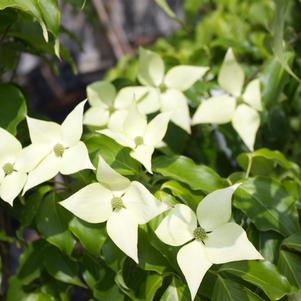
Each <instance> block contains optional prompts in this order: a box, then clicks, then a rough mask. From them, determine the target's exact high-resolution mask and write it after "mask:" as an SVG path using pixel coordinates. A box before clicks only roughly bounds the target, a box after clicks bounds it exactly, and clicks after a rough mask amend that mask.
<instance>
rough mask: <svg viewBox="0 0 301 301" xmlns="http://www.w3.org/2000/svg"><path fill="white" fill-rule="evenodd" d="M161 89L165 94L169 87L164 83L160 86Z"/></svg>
mask: <svg viewBox="0 0 301 301" xmlns="http://www.w3.org/2000/svg"><path fill="white" fill-rule="evenodd" d="M159 89H160V92H161V93H164V92H165V91H166V90H167V87H166V85H165V84H164V83H162V84H160V86H159Z"/></svg>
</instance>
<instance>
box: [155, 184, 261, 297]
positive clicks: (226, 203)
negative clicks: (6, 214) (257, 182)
mask: <svg viewBox="0 0 301 301" xmlns="http://www.w3.org/2000/svg"><path fill="white" fill-rule="evenodd" d="M238 186H239V185H237V184H236V185H232V186H230V187H227V188H224V189H219V190H216V191H214V192H212V193H210V194H208V195H207V196H206V197H205V198H204V199H203V200H202V201H201V202H200V203H199V205H198V207H197V212H196V214H195V213H194V212H193V211H192V210H191V209H190V208H189V207H188V206H186V205H183V204H178V205H176V206H175V207H174V208H173V209H171V210H170V212H169V213H168V215H167V216H166V217H165V218H164V219H163V220H162V222H161V223H160V225H159V226H158V228H157V230H156V235H157V236H158V237H159V238H160V240H162V241H163V242H164V243H166V244H168V245H172V246H182V245H184V244H185V245H184V246H183V247H182V248H181V249H180V250H179V252H178V254H177V261H178V264H179V266H180V268H181V271H182V272H183V274H184V276H185V279H186V281H187V283H188V287H189V290H190V293H191V297H192V299H194V297H195V295H196V293H197V291H198V288H199V286H200V284H201V281H202V279H203V277H204V275H205V274H206V272H207V270H208V269H209V268H210V267H211V265H212V264H221V263H225V262H231V261H238V260H252V259H263V257H262V256H261V255H260V254H259V253H258V251H257V250H256V249H255V248H254V246H253V245H252V243H251V242H250V241H249V240H248V237H247V235H246V232H245V231H244V230H243V228H242V227H241V226H239V225H238V224H236V223H234V222H232V221H230V218H231V198H232V194H233V192H234V191H235V189H236V188H237V187H238Z"/></svg>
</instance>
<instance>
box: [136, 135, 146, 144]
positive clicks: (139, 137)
mask: <svg viewBox="0 0 301 301" xmlns="http://www.w3.org/2000/svg"><path fill="white" fill-rule="evenodd" d="M134 141H135V144H136V146H138V145H141V144H143V143H144V141H143V137H141V136H137V137H136V138H135V140H134Z"/></svg>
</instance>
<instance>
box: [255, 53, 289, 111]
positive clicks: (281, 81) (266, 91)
mask: <svg viewBox="0 0 301 301" xmlns="http://www.w3.org/2000/svg"><path fill="white" fill-rule="evenodd" d="M288 78H289V75H288V73H287V72H285V70H284V69H283V67H282V65H281V64H280V62H279V61H278V60H277V58H275V57H272V58H271V59H270V60H268V61H267V62H266V63H265V64H264V67H263V71H262V76H261V78H260V79H261V82H262V92H261V95H262V102H263V104H264V106H265V107H266V108H270V107H272V106H275V105H277V104H278V103H279V102H280V101H281V95H282V91H283V88H284V86H285V85H286V84H287V81H288Z"/></svg>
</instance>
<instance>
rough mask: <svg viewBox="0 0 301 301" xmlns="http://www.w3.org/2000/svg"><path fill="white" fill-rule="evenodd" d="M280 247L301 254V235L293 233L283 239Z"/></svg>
mask: <svg viewBox="0 0 301 301" xmlns="http://www.w3.org/2000/svg"><path fill="white" fill-rule="evenodd" d="M282 246H285V247H287V248H289V249H293V250H296V251H298V252H301V233H295V234H293V235H291V236H289V237H287V238H286V239H284V240H283V241H282Z"/></svg>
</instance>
